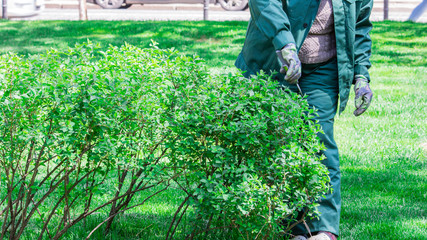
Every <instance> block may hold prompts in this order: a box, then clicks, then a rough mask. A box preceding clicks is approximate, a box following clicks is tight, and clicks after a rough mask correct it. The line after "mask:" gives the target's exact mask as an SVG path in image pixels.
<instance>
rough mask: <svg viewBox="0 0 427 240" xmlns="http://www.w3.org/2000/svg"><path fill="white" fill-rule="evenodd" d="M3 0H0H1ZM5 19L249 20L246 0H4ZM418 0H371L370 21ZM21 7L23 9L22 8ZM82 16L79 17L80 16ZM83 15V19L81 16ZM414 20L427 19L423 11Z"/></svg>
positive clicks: (395, 15) (395, 14)
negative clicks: (372, 6)
mask: <svg viewBox="0 0 427 240" xmlns="http://www.w3.org/2000/svg"><path fill="white" fill-rule="evenodd" d="M1 1H3V0H1ZM6 1H8V6H9V7H8V8H9V10H8V12H9V14H8V18H9V19H18V20H21V19H27V20H79V19H85V18H86V19H89V20H215V21H229V20H241V21H245V20H248V19H249V11H248V8H247V5H248V0H208V1H209V4H208V5H205V4H204V1H203V0H86V2H84V1H85V0H44V1H43V0H6ZM421 2H422V0H374V8H373V13H372V15H371V19H372V20H373V21H382V20H385V19H389V20H394V21H406V20H407V19H408V17H409V15H410V14H411V12H412V11H413V9H414V8H415V7H416V6H417V5H418V4H420V3H421ZM22 9H24V10H25V11H23V10H22ZM82 15H83V16H82ZM82 17H83V18H82ZM418 22H427V14H424V15H422V16H421V17H420V18H419V19H418Z"/></svg>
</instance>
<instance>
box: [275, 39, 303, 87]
mask: <svg viewBox="0 0 427 240" xmlns="http://www.w3.org/2000/svg"><path fill="white" fill-rule="evenodd" d="M280 52H281V55H282V57H283V60H284V63H281V65H282V66H281V68H280V73H282V74H286V75H285V80H286V81H287V82H288V83H290V84H296V83H297V82H298V79H299V78H300V77H301V61H300V60H299V58H298V53H297V47H296V46H295V43H288V44H287V45H286V46H285V47H283V48H282V50H280Z"/></svg>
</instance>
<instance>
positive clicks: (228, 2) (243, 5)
mask: <svg viewBox="0 0 427 240" xmlns="http://www.w3.org/2000/svg"><path fill="white" fill-rule="evenodd" d="M86 1H87V2H90V3H94V4H98V5H99V6H101V7H102V8H107V9H117V8H129V7H130V6H132V4H141V5H143V4H168V3H190V4H191V3H203V0H86ZM209 1H210V3H214V4H218V3H219V4H220V5H221V7H222V8H224V9H225V10H228V11H241V10H245V9H247V8H248V0H209Z"/></svg>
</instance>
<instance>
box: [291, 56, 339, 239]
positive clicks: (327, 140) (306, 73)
mask: <svg viewBox="0 0 427 240" xmlns="http://www.w3.org/2000/svg"><path fill="white" fill-rule="evenodd" d="M337 72H338V70H337V63H336V60H332V61H329V62H328V63H324V64H310V65H303V73H302V77H301V79H300V86H301V89H302V91H303V93H304V94H306V95H307V101H308V103H309V105H310V107H314V108H316V109H317V113H318V116H317V117H316V118H315V120H317V121H318V123H319V124H320V125H321V127H322V130H323V132H324V133H319V134H318V136H319V138H320V141H321V142H323V143H324V145H325V147H326V150H325V151H324V152H323V154H324V155H325V157H326V159H325V160H324V161H323V162H322V163H323V164H324V165H325V166H326V167H327V168H328V170H329V177H330V185H331V186H332V189H333V191H332V192H330V193H328V194H327V195H326V196H325V198H322V199H320V200H319V202H318V203H319V204H320V206H319V207H318V210H319V212H320V216H319V218H318V219H313V220H310V221H308V222H307V225H308V226H309V228H310V232H318V231H328V232H332V233H334V234H336V235H338V233H339V219H340V210H341V196H340V185H341V184H340V180H341V176H340V169H339V157H338V148H337V145H336V143H335V140H334V117H335V114H336V112H337V105H338V73H337ZM284 85H287V84H284ZM288 86H289V85H288ZM290 88H291V89H292V90H293V91H297V89H296V87H295V86H290ZM293 232H294V233H307V230H306V228H305V226H304V225H303V224H299V225H298V226H297V227H295V229H294V230H293Z"/></svg>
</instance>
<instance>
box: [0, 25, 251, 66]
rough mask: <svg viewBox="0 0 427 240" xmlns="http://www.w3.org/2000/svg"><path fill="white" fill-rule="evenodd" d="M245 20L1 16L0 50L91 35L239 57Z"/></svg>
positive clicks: (40, 48) (64, 43)
mask: <svg viewBox="0 0 427 240" xmlns="http://www.w3.org/2000/svg"><path fill="white" fill-rule="evenodd" d="M246 25H247V23H246V22H188V21H187V22H183V21H173V22H153V21H144V22H136V21H116V22H114V21H86V22H83V21H10V22H0V39H1V40H0V53H5V52H9V51H12V52H16V53H18V54H22V55H27V54H35V53H40V52H44V51H45V50H47V49H49V48H52V47H54V48H66V47H68V46H74V45H75V44H76V43H82V42H85V41H87V39H90V40H91V41H95V42H100V43H101V44H102V46H104V47H106V46H108V45H109V44H111V45H114V46H121V45H123V44H124V43H125V42H127V43H129V44H132V45H135V46H139V47H143V48H144V47H149V45H150V43H151V40H154V41H156V42H158V43H159V46H160V47H161V48H176V49H177V50H179V51H180V52H182V53H184V54H188V55H194V54H197V55H199V56H201V57H202V58H204V59H205V60H207V61H210V62H211V63H212V64H213V65H220V64H221V63H223V62H224V61H226V62H227V61H228V62H234V60H235V59H236V57H237V55H238V53H239V51H240V49H241V46H242V45H243V41H244V37H245V31H246Z"/></svg>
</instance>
